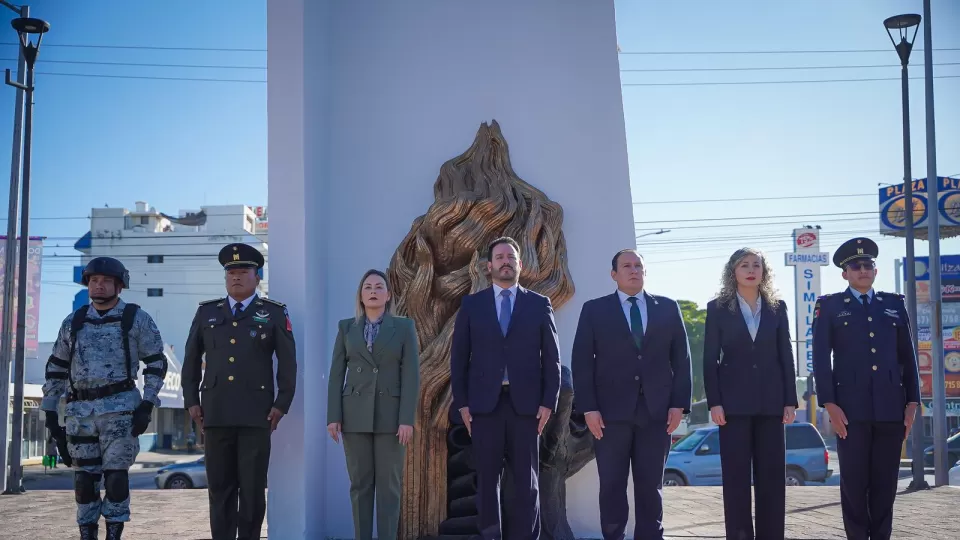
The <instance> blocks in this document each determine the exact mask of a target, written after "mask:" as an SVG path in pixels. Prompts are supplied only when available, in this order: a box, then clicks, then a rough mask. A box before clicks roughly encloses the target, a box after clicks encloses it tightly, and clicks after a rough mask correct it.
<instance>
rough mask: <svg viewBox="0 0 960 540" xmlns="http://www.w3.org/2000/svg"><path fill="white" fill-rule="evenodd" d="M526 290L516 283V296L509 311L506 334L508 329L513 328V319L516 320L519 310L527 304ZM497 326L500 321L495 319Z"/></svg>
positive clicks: (508, 331) (508, 332)
mask: <svg viewBox="0 0 960 540" xmlns="http://www.w3.org/2000/svg"><path fill="white" fill-rule="evenodd" d="M527 300H528V298H527V290H526V289H524V288H523V287H521V286H520V285H517V297H516V298H514V299H513V306H511V307H512V308H513V309H512V310H511V311H510V324H509V325H507V335H508V336H509V335H510V331H511V330H513V327H514V326H515V325H516V324H515V323H514V321H516V320H517V317H518V315H520V314H521V311H522V310H523V309H524V308H525V307H526V305H527ZM497 326H500V321H499V320H497Z"/></svg>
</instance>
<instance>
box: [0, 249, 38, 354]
mask: <svg viewBox="0 0 960 540" xmlns="http://www.w3.org/2000/svg"><path fill="white" fill-rule="evenodd" d="M7 244H8V243H7V237H6V236H0V319H2V317H3V315H2V313H3V311H2V309H3V298H4V294H3V292H4V291H3V283H4V275H5V274H6V272H8V271H11V272H14V279H13V291H14V292H13V295H14V298H15V299H14V302H13V311H12V314H13V324H14V326H13V328H14V334H13V339H12V340H11V344H10V345H11V347H16V339H17V337H16V328H17V308H18V300H17V299H16V296H17V291H18V290H19V286H20V273H19V271H18V268H17V264H18V263H15V266H14V268H12V269H8V268H6V252H7V248H8V247H9V248H10V249H13V250H14V252H17V251H18V249H17V247H18V245H19V239H17V240H15V241H14V242H10V244H11V245H10V246H8V245H7ZM15 260H17V261H19V254H17V257H16V259H15ZM42 263H43V237H40V236H31V237H30V239H29V240H28V243H27V298H26V302H27V310H26V335H25V338H26V339H24V355H23V356H24V358H35V357H36V356H37V343H38V341H39V340H38V338H37V331H38V325H39V323H40V270H41V265H42ZM2 322H3V321H2V320H0V323H2Z"/></svg>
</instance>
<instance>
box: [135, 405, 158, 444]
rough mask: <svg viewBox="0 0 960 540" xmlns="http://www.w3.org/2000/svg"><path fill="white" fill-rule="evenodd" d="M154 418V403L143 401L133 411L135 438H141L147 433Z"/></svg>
mask: <svg viewBox="0 0 960 540" xmlns="http://www.w3.org/2000/svg"><path fill="white" fill-rule="evenodd" d="M152 416H153V403H150V402H149V401H141V402H140V405H137V408H136V409H135V410H134V411H133V430H132V432H133V436H134V437H139V436H140V435H143V434H144V433H145V432H146V431H147V427H148V426H149V425H150V418H151V417H152Z"/></svg>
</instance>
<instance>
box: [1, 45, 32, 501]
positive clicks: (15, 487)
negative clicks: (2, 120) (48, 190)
mask: <svg viewBox="0 0 960 540" xmlns="http://www.w3.org/2000/svg"><path fill="white" fill-rule="evenodd" d="M30 64H31V65H28V66H27V82H26V86H27V90H26V94H27V102H26V111H25V113H26V114H24V122H23V185H22V192H21V195H20V199H21V201H22V203H23V210H22V211H21V212H20V253H19V255H20V268H19V270H20V271H19V275H18V279H19V281H20V282H19V283H18V284H17V285H18V287H17V298H18V301H17V357H16V364H14V373H13V385H14V386H13V422H12V426H11V430H10V431H11V433H10V436H11V440H10V458H9V463H10V469H9V470H8V471H7V492H13V493H18V492H21V491H23V486H22V480H23V463H22V460H21V458H22V456H21V451H20V448H21V447H22V446H23V363H24V360H25V358H24V356H25V354H24V353H25V351H26V338H27V276H28V275H29V272H28V270H29V269H28V268H27V256H28V254H29V251H30V234H29V233H30V157H31V150H32V146H33V145H32V142H33V141H32V139H33V65H32V62H31V63H30Z"/></svg>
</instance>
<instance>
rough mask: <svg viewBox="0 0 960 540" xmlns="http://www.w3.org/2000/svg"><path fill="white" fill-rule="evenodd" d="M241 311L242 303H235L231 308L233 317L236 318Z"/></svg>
mask: <svg viewBox="0 0 960 540" xmlns="http://www.w3.org/2000/svg"><path fill="white" fill-rule="evenodd" d="M242 311H243V302H237V303H236V305H234V306H233V316H234V317H238V316H239V315H240V313H241V312H242Z"/></svg>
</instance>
